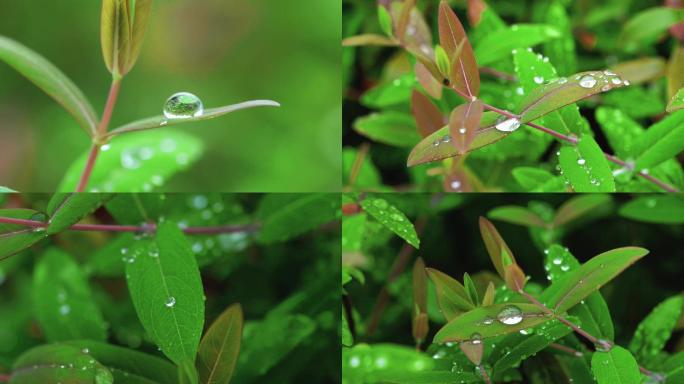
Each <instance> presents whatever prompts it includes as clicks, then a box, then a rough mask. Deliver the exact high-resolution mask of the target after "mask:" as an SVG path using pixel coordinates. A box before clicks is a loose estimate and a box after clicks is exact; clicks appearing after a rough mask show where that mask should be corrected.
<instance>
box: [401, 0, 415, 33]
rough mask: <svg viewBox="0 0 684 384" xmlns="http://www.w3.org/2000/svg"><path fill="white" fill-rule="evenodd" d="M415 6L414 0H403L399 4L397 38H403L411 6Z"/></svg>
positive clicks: (409, 17) (411, 10) (409, 18)
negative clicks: (400, 4)
mask: <svg viewBox="0 0 684 384" xmlns="http://www.w3.org/2000/svg"><path fill="white" fill-rule="evenodd" d="M415 6H416V0H404V2H403V4H402V6H401V14H400V15H399V18H398V19H397V38H398V39H399V40H403V39H404V35H405V34H406V29H407V27H408V25H409V22H410V21H411V12H413V8H414V7H415Z"/></svg>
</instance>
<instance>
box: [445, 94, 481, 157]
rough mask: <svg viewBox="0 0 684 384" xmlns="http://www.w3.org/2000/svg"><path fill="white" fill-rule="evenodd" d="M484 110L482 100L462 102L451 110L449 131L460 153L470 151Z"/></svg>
mask: <svg viewBox="0 0 684 384" xmlns="http://www.w3.org/2000/svg"><path fill="white" fill-rule="evenodd" d="M483 110H484V107H483V104H482V101H480V100H474V101H470V102H468V103H466V104H461V105H459V106H458V107H456V108H454V110H453V111H451V115H450V117H449V133H450V134H451V142H452V143H453V145H454V146H455V147H456V151H457V153H458V154H460V155H463V154H465V153H467V152H469V150H470V145H471V144H472V143H473V139H475V136H476V135H477V131H478V130H479V128H480V120H481V119H482V112H483Z"/></svg>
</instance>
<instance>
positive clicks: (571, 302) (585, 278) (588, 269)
mask: <svg viewBox="0 0 684 384" xmlns="http://www.w3.org/2000/svg"><path fill="white" fill-rule="evenodd" d="M646 254H648V250H646V249H644V248H639V247H623V248H616V249H613V250H610V251H607V252H604V253H601V254H600V255H597V256H594V257H593V258H591V260H589V261H587V262H586V263H584V264H582V266H580V267H579V268H577V269H575V270H574V271H572V272H570V273H568V274H567V275H566V276H564V277H563V278H562V279H560V280H559V281H557V282H554V283H553V284H551V286H549V287H548V288H547V289H546V290H545V291H544V293H543V294H542V302H543V303H544V304H546V306H547V307H549V308H553V310H554V311H555V312H556V313H563V312H565V311H567V310H568V309H570V308H572V307H573V306H575V304H577V303H579V302H580V301H582V300H584V298H586V297H587V296H589V295H590V294H591V293H593V292H595V291H597V290H598V289H599V288H601V287H602V286H603V285H604V284H606V283H607V282H609V281H610V280H612V279H613V278H615V276H617V275H619V274H620V272H622V271H623V270H625V269H626V268H627V267H629V266H630V265H632V264H633V263H635V262H636V261H638V260H639V259H641V258H642V257H644V256H646Z"/></svg>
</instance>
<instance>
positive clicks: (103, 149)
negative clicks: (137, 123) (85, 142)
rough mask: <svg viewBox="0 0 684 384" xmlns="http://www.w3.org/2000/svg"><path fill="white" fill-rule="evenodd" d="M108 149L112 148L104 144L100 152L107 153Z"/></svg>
mask: <svg viewBox="0 0 684 384" xmlns="http://www.w3.org/2000/svg"><path fill="white" fill-rule="evenodd" d="M110 148H112V146H111V145H110V144H105V145H103V146H101V147H100V151H102V152H107V151H109V149H110Z"/></svg>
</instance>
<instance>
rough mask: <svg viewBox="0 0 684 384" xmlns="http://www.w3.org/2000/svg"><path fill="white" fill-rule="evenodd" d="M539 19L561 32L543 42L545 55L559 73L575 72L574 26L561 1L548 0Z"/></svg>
mask: <svg viewBox="0 0 684 384" xmlns="http://www.w3.org/2000/svg"><path fill="white" fill-rule="evenodd" d="M535 8H536V6H535ZM540 21H542V22H545V23H548V24H551V25H553V26H554V27H555V28H556V29H557V30H558V31H559V32H560V33H561V36H560V37H559V38H557V39H552V40H549V41H547V42H546V43H544V53H545V54H546V56H548V57H549V59H551V62H552V63H553V64H554V65H555V66H556V69H557V70H558V72H559V73H560V74H566V75H567V74H571V73H575V72H577V53H576V52H575V37H574V34H573V29H574V26H573V21H572V20H571V18H570V17H569V15H568V13H567V11H566V10H565V6H564V5H563V2H562V1H558V0H555V1H551V2H549V5H548V9H546V10H545V12H544V15H543V20H540Z"/></svg>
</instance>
